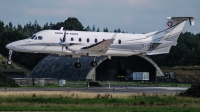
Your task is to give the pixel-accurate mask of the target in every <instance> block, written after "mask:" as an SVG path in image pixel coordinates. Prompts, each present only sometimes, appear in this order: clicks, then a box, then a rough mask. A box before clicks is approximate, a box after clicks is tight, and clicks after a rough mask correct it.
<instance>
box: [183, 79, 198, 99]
mask: <svg viewBox="0 0 200 112" xmlns="http://www.w3.org/2000/svg"><path fill="white" fill-rule="evenodd" d="M179 96H186V97H198V98H200V83H196V84H192V85H191V87H190V88H189V89H187V90H186V91H185V92H181V93H180V94H179Z"/></svg>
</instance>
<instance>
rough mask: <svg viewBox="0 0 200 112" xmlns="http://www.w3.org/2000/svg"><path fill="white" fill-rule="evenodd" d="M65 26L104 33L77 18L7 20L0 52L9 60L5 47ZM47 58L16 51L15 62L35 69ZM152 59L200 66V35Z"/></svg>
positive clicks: (184, 36) (184, 37)
mask: <svg viewBox="0 0 200 112" xmlns="http://www.w3.org/2000/svg"><path fill="white" fill-rule="evenodd" d="M61 27H64V29H65V30H75V31H94V32H100V31H101V30H100V28H99V27H97V28H96V27H95V25H93V26H92V27H90V26H87V27H84V26H83V25H82V24H81V22H80V21H79V20H78V19H77V18H74V17H70V18H68V19H67V20H65V21H64V22H58V23H56V24H54V23H52V22H51V23H46V24H44V25H43V26H40V25H39V24H38V23H37V21H35V22H34V23H31V22H29V23H27V24H25V25H24V26H22V25H20V24H18V25H17V26H13V24H12V23H11V22H10V23H8V24H6V25H5V24H4V22H3V21H0V53H1V54H2V55H3V56H6V57H7V56H8V49H6V48H5V46H6V44H8V43H10V42H13V41H16V40H21V39H25V38H28V37H30V36H31V35H33V34H34V33H36V32H38V31H41V30H46V29H53V30H59V29H60V28H61ZM102 31H103V32H118V33H125V32H124V31H122V30H121V29H119V28H117V29H114V30H113V31H109V30H108V28H103V30H102ZM47 55H48V54H30V53H20V52H14V53H13V56H12V60H14V62H16V63H18V64H20V65H23V66H25V67H26V68H28V69H33V67H34V66H35V65H36V64H37V63H38V62H39V61H40V60H42V59H43V58H44V57H45V56H47ZM150 58H152V59H153V60H154V61H155V62H156V63H157V64H158V65H159V66H167V67H171V66H179V65H180V66H185V65H200V34H199V33H198V34H192V33H190V32H186V33H181V35H180V37H179V39H178V44H177V46H176V47H172V49H171V51H170V53H169V54H161V55H156V56H150Z"/></svg>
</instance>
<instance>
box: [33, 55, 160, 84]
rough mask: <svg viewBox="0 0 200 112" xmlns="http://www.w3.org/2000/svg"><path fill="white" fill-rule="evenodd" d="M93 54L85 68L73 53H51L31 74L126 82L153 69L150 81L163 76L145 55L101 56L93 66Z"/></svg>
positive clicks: (84, 63)
mask: <svg viewBox="0 0 200 112" xmlns="http://www.w3.org/2000/svg"><path fill="white" fill-rule="evenodd" d="M93 59H94V58H93V57H88V56H82V57H81V59H80V62H81V68H75V67H74V63H75V62H77V59H74V58H71V57H70V56H58V55H54V54H52V55H48V56H47V57H45V58H44V59H43V60H41V61H40V62H39V63H38V64H37V65H36V66H35V67H34V69H33V70H32V72H31V73H30V77H32V78H57V79H65V80H76V81H77V80H93V81H125V77H126V76H127V75H129V74H131V73H133V72H149V77H150V78H149V81H155V78H156V76H163V73H162V71H161V70H160V68H159V67H158V66H157V64H156V63H155V62H153V61H152V60H151V59H150V58H148V57H147V56H144V55H133V56H128V57H112V58H111V59H108V57H105V56H101V57H97V58H96V61H97V62H98V66H97V67H96V68H95V67H91V65H90V63H91V61H93Z"/></svg>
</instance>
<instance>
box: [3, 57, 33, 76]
mask: <svg viewBox="0 0 200 112" xmlns="http://www.w3.org/2000/svg"><path fill="white" fill-rule="evenodd" d="M7 61H8V59H7V58H6V57H4V56H3V55H2V54H0V69H22V70H24V73H25V75H28V74H29V73H30V72H31V71H30V70H28V69H26V68H25V67H23V66H21V65H18V64H16V63H14V62H13V63H12V65H8V64H7Z"/></svg>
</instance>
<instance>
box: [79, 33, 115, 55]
mask: <svg viewBox="0 0 200 112" xmlns="http://www.w3.org/2000/svg"><path fill="white" fill-rule="evenodd" d="M115 37H116V34H114V35H113V37H112V38H111V39H106V40H103V41H101V42H98V43H96V44H93V45H90V46H87V47H83V48H81V51H82V53H89V55H97V56H99V55H101V54H105V53H106V52H107V51H108V47H109V46H110V45H111V44H112V43H113V41H114V40H115Z"/></svg>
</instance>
